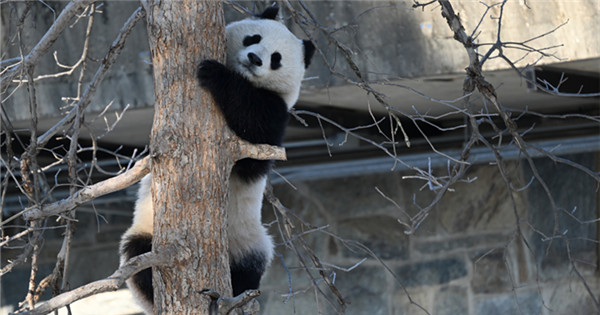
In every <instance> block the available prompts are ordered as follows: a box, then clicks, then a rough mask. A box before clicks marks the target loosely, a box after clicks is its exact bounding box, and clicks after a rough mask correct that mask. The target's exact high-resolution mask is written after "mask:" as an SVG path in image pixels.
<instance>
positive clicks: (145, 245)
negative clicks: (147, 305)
mask: <svg viewBox="0 0 600 315" xmlns="http://www.w3.org/2000/svg"><path fill="white" fill-rule="evenodd" d="M151 250H152V234H149V233H146V234H134V235H129V236H127V237H126V238H125V241H124V242H123V248H121V255H123V256H125V258H126V259H130V258H131V257H135V256H137V255H141V254H145V253H147V252H150V251H151ZM131 279H132V280H133V282H134V283H135V286H136V287H138V288H139V289H140V291H142V292H143V293H144V296H145V298H146V299H147V300H148V301H150V302H152V303H154V289H153V288H152V268H146V269H144V270H142V271H140V272H138V273H136V274H135V275H133V276H132V277H131Z"/></svg>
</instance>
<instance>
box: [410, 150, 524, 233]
mask: <svg viewBox="0 0 600 315" xmlns="http://www.w3.org/2000/svg"><path fill="white" fill-rule="evenodd" d="M507 165H508V166H507V167H508V168H511V169H512V168H514V167H515V162H507ZM443 171H444V170H440V172H443ZM468 174H469V178H477V179H476V180H475V181H474V182H472V183H457V184H456V185H454V186H453V189H454V192H448V193H446V195H445V196H444V198H443V199H442V200H441V202H440V203H438V204H437V205H436V206H435V207H434V208H433V209H432V210H431V211H430V212H429V217H428V218H427V219H426V220H425V222H424V223H423V225H422V226H421V227H420V228H419V230H418V231H417V234H416V236H430V235H440V234H442V235H444V234H446V235H448V234H450V235H452V234H461V235H462V234H464V233H473V232H475V233H486V232H490V231H503V230H506V229H513V228H514V226H515V222H516V221H515V216H514V210H513V204H512V202H511V199H510V196H509V194H508V190H507V188H506V183H505V182H504V180H503V179H502V177H501V176H499V175H498V171H497V169H496V166H489V165H477V166H472V167H471V169H470V170H469V173H468ZM516 176H517V177H519V176H520V175H519V174H517V175H516ZM417 200H421V199H417ZM423 200H426V199H423ZM515 201H516V203H517V206H518V207H519V209H521V210H523V209H525V208H526V205H527V204H526V200H525V199H524V198H523V197H522V196H521V195H515Z"/></svg>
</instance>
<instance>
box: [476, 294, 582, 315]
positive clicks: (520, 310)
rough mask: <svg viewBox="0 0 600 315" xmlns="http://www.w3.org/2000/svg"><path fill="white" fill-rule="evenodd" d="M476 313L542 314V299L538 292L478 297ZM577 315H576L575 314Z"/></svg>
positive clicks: (489, 314) (490, 314)
mask: <svg viewBox="0 0 600 315" xmlns="http://www.w3.org/2000/svg"><path fill="white" fill-rule="evenodd" d="M475 313H476V314H485V315H506V314H541V313H542V299H541V297H540V295H539V293H538V292H537V291H529V292H521V293H517V297H516V299H515V296H514V295H513V294H503V295H494V296H479V297H476V302H475ZM573 314H575V313H573Z"/></svg>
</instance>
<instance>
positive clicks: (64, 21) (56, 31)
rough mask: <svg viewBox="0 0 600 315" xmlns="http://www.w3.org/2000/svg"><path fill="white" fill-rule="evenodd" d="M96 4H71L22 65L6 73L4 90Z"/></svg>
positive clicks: (82, 0)
mask: <svg viewBox="0 0 600 315" xmlns="http://www.w3.org/2000/svg"><path fill="white" fill-rule="evenodd" d="M92 2H94V0H76V1H73V2H70V3H69V4H68V5H67V6H66V7H65V8H64V9H63V10H62V12H61V13H60V15H59V16H58V18H57V19H56V21H55V22H54V23H53V24H52V26H51V27H50V29H48V31H47V32H46V34H44V37H42V39H40V41H39V42H38V43H37V45H35V47H33V49H31V51H30V52H29V54H27V56H25V57H24V58H23V62H22V64H19V65H16V66H15V67H13V68H12V69H10V70H9V71H8V72H7V73H5V74H4V75H3V76H2V78H0V86H1V87H2V90H4V89H5V88H6V87H8V85H9V84H10V83H11V81H12V80H13V79H14V77H15V76H16V75H17V74H19V73H21V71H22V69H27V68H29V67H31V66H32V65H35V64H36V63H37V62H38V61H39V59H40V58H41V57H42V56H43V55H44V54H45V53H46V51H47V50H48V49H49V48H50V46H52V44H54V42H55V41H56V39H57V38H58V36H60V34H62V32H63V30H64V29H65V28H66V27H67V26H68V25H69V22H70V21H71V19H72V18H73V17H74V16H75V14H77V13H78V12H79V11H80V10H81V9H82V8H83V7H85V6H87V5H89V4H90V3H92Z"/></svg>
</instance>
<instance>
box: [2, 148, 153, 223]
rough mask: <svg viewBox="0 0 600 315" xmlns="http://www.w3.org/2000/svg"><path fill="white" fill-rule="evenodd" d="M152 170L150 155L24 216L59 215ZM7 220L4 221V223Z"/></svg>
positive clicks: (130, 182) (134, 180)
mask: <svg viewBox="0 0 600 315" xmlns="http://www.w3.org/2000/svg"><path fill="white" fill-rule="evenodd" d="M149 172H150V157H145V158H143V159H141V160H139V161H138V162H136V163H135V165H134V166H133V168H132V169H130V170H128V171H127V172H125V173H123V174H121V175H118V176H115V177H112V178H109V179H106V180H104V181H101V182H99V183H97V184H94V185H91V186H87V187H84V188H83V189H81V190H79V191H77V192H76V193H74V194H73V195H71V196H70V197H69V198H67V199H64V200H60V201H58V202H55V203H52V204H49V205H47V206H42V207H32V208H30V209H26V212H25V213H24V214H23V217H24V218H25V219H26V220H28V221H31V220H37V219H41V218H46V217H49V216H52V215H59V214H61V213H63V212H66V211H71V210H73V209H75V208H76V207H77V206H79V205H81V204H83V203H86V202H88V201H91V200H93V199H95V198H98V197H100V196H104V195H106V194H109V193H111V192H115V191H117V190H121V189H123V188H126V187H129V186H131V185H133V184H135V183H136V182H138V181H139V180H141V179H142V177H144V176H145V175H146V174H148V173H149ZM5 223H6V222H2V225H4V224H5Z"/></svg>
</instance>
